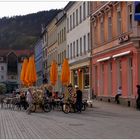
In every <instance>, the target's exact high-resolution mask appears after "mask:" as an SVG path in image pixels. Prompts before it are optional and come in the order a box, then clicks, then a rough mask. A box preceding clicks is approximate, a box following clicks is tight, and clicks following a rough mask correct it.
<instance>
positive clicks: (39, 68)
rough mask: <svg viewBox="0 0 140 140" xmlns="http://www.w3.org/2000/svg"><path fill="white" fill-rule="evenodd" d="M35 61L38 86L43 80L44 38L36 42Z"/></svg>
mask: <svg viewBox="0 0 140 140" xmlns="http://www.w3.org/2000/svg"><path fill="white" fill-rule="evenodd" d="M34 49H35V63H36V73H37V78H38V79H37V86H40V85H41V84H42V82H43V46H42V40H38V42H37V43H36V44H35V47H34Z"/></svg>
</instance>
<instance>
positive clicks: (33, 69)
mask: <svg viewBox="0 0 140 140" xmlns="http://www.w3.org/2000/svg"><path fill="white" fill-rule="evenodd" d="M36 81H37V74H36V66H35V59H34V55H33V56H31V65H30V73H29V82H30V83H31V85H33V84H34V83H36Z"/></svg>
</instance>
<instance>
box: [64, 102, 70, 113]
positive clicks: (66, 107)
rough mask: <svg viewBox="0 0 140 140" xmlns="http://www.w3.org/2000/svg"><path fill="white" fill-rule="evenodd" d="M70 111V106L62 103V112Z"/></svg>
mask: <svg viewBox="0 0 140 140" xmlns="http://www.w3.org/2000/svg"><path fill="white" fill-rule="evenodd" d="M69 111H70V106H69V105H68V104H63V112H64V113H66V114H68V113H69Z"/></svg>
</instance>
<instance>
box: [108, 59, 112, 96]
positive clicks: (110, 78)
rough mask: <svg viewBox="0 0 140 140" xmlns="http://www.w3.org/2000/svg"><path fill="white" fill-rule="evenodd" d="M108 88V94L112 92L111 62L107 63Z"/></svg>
mask: <svg viewBox="0 0 140 140" xmlns="http://www.w3.org/2000/svg"><path fill="white" fill-rule="evenodd" d="M108 89H109V95H111V94H112V62H110V63H109V69H108Z"/></svg>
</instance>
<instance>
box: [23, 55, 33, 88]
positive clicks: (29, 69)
mask: <svg viewBox="0 0 140 140" xmlns="http://www.w3.org/2000/svg"><path fill="white" fill-rule="evenodd" d="M31 63H32V62H31V57H30V58H29V61H28V64H27V70H26V74H25V79H24V81H25V83H26V86H29V85H30V84H31V82H30V81H29V76H30V72H31Z"/></svg>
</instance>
